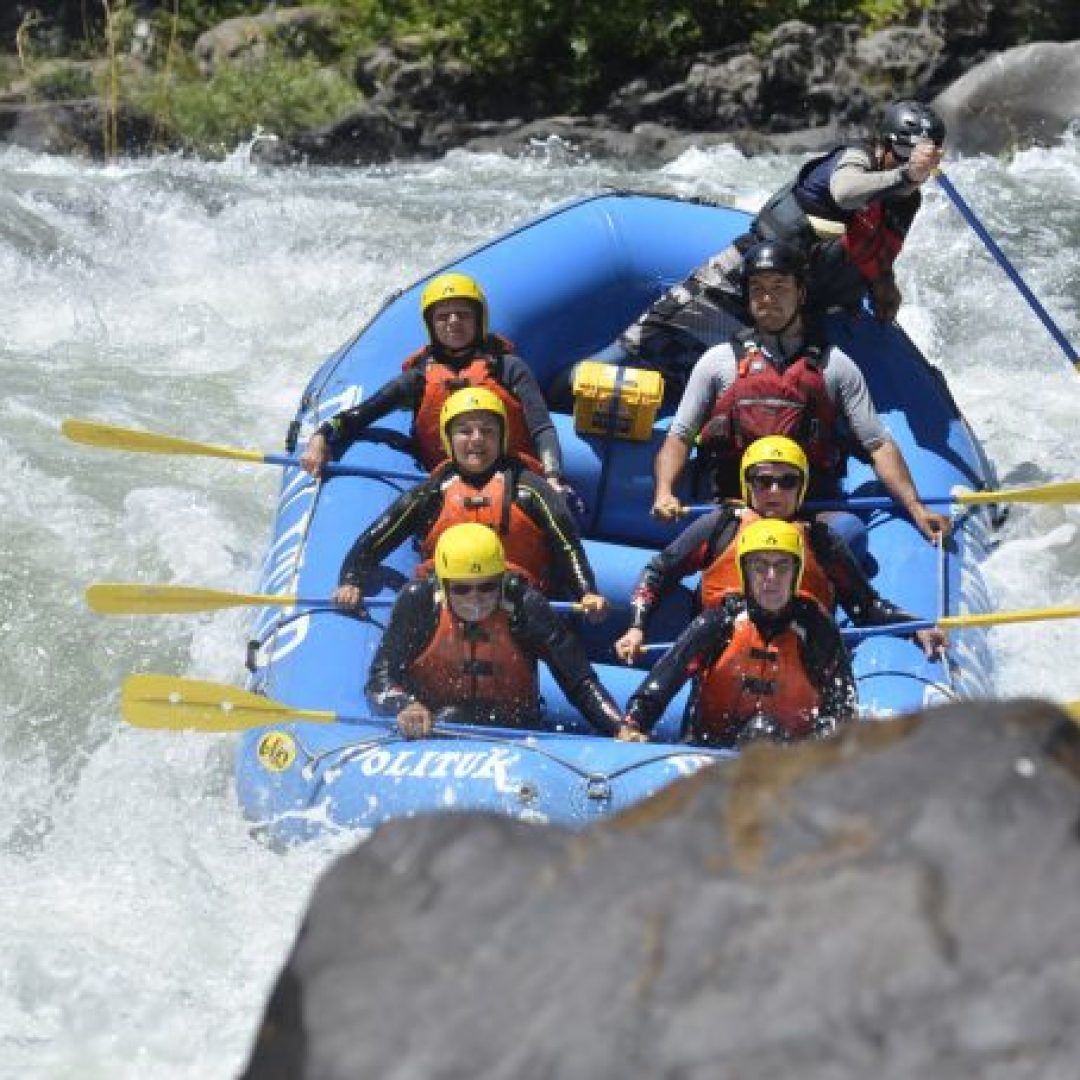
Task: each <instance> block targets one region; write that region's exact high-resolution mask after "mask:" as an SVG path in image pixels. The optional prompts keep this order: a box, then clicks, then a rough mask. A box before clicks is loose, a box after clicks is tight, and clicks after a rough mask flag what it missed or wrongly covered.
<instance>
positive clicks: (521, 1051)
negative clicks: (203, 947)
mask: <svg viewBox="0 0 1080 1080" xmlns="http://www.w3.org/2000/svg"><path fill="white" fill-rule="evenodd" d="M1078 781H1080V731H1078V729H1077V728H1076V727H1075V726H1074V725H1073V724H1071V723H1070V722H1069V721H1068V720H1067V718H1066V717H1065V716H1064V714H1062V713H1061V712H1059V711H1058V710H1056V709H1054V708H1052V707H1050V706H1047V705H1043V704H1039V703H1034V702H1019V703H1014V704H1007V705H1006V704H993V703H971V704H967V705H960V706H950V707H947V708H944V709H940V710H936V711H934V712H930V713H926V714H922V715H920V716H916V717H907V718H902V719H899V720H894V721H888V722H881V723H867V724H863V725H860V726H859V727H857V728H856V729H854V730H852V731H851V732H849V733H847V734H845V735H844V736H842V737H841V738H838V739H835V740H832V741H830V742H827V743H816V744H807V745H804V746H801V747H795V748H774V747H755V748H753V749H752V750H750V751H748V752H747V753H745V754H744V755H743V756H742V757H741V758H740V759H738V760H736V761H733V762H730V763H725V764H723V765H721V766H718V767H717V768H715V769H711V770H708V771H706V772H704V773H701V774H699V775H698V776H696V777H694V778H691V779H689V780H686V781H682V782H680V783H678V784H676V785H673V786H672V787H670V788H668V789H667V790H666V791H664V792H662V793H661V794H660V795H659V796H657V797H655V798H654V799H652V800H650V801H648V802H646V803H643V804H641V805H639V806H638V807H636V808H634V809H632V810H631V811H629V812H627V813H625V814H623V815H622V816H620V817H619V818H617V819H614V820H612V821H611V822H609V823H607V824H605V825H602V826H600V827H597V828H594V829H592V830H590V831H589V832H588V833H587V834H584V835H571V834H567V833H564V832H560V831H557V830H553V829H547V828H539V827H535V826H529V825H525V824H521V823H515V822H511V821H505V820H501V819H497V818H492V817H483V816H461V817H454V816H446V817H430V818H425V819H415V820H412V821H402V822H397V823H393V824H391V825H389V826H386V827H384V828H382V829H380V830H378V831H377V832H376V834H375V835H374V837H373V838H372V839H371V840H370V841H369V842H367V843H365V844H362V845H361V846H359V847H358V848H357V849H356V850H355V851H354V852H352V853H351V854H350V855H348V856H346V857H345V858H343V859H342V860H340V861H339V862H338V863H337V864H336V865H335V866H334V867H332V868H331V869H330V870H329V871H328V872H327V873H326V875H325V876H324V878H323V880H322V881H321V883H320V884H319V886H318V888H317V890H316V892H315V895H314V898H313V901H312V905H311V909H310V911H309V914H308V916H307V919H306V921H305V923H304V926H303V928H302V931H301V934H300V936H299V938H298V940H297V943H296V946H295V948H294V950H293V953H292V955H291V957H290V958H289V960H288V962H287V964H286V966H285V968H284V971H283V974H282V976H281V978H280V980H279V982H278V985H277V987H276V989H275V992H274V996H273V999H272V1001H271V1003H270V1005H269V1008H268V1011H267V1015H266V1019H265V1021H264V1023H263V1025H262V1027H261V1029H260V1031H259V1033H258V1036H257V1039H256V1041H255V1044H254V1048H253V1053H252V1057H251V1061H250V1064H249V1066H248V1069H247V1071H246V1072H245V1073H244V1076H245V1077H246V1078H248V1080H271V1078H277V1077H285V1076H288V1077H291V1078H293V1080H337V1078H346V1077H349V1078H355V1077H367V1076H371V1077H417V1078H424V1077H439V1078H451V1077H453V1078H456V1077H462V1078H464V1077H470V1078H489V1077H490V1078H495V1077H499V1078H503V1077H505V1078H511V1077H513V1078H530V1077H536V1078H540V1077H543V1078H568V1080H569V1078H580V1077H590V1078H607V1077H610V1078H613V1080H614V1078H616V1077H618V1078H624V1077H626V1076H649V1077H679V1078H680V1080H683V1078H696V1077H700V1078H702V1080H704V1078H705V1077H715V1076H738V1077H739V1078H740V1080H754V1078H757V1077H761V1078H762V1080H764V1078H769V1080H774V1078H775V1077H778V1076H799V1077H802V1078H808V1080H817V1078H822V1080H824V1078H829V1080H839V1078H849V1077H850V1078H853V1080H854V1078H856V1077H858V1078H860V1080H864V1078H865V1077H868V1076H875V1077H886V1078H893V1077H895V1078H908V1077H911V1078H914V1077H920V1078H925V1077H935V1078H939V1080H940V1078H951V1077H956V1078H958V1080H959V1078H965V1080H967V1078H970V1077H975V1076H978V1077H980V1078H998V1077H1000V1078H1002V1080H1004V1078H1006V1077H1007V1078H1009V1080H1014V1078H1017V1077H1039V1078H1042V1080H1056V1078H1059V1077H1060V1078H1061V1080H1071V1078H1072V1077H1074V1076H1075V1075H1076V1062H1077V1061H1078V1060H1080V1028H1078V1027H1077V1025H1076V1024H1075V1017H1076V1015H1077V1013H1078V1010H1080V904H1078V903H1077V902H1076V898H1077V896H1078V895H1080V839H1078V818H1080V799H1078V796H1080V782H1078Z"/></svg>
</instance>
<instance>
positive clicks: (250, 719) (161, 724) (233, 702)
mask: <svg viewBox="0 0 1080 1080" xmlns="http://www.w3.org/2000/svg"><path fill="white" fill-rule="evenodd" d="M120 713H121V715H122V716H123V718H124V719H125V720H126V721H127V722H128V723H129V724H131V726H132V727H137V728H145V729H150V730H155V731H204V732H212V733H217V732H228V731H249V730H251V729H252V728H261V727H270V726H272V725H276V724H295V723H298V722H301V721H303V722H306V723H309V724H335V723H342V724H375V725H378V726H379V727H384V728H387V729H389V730H393V729H394V727H395V725H396V723H397V721H396V720H394V719H392V718H390V717H382V716H350V715H348V714H346V713H335V712H330V711H328V710H324V709H298V708H295V707H294V706H292V705H285V704H283V703H282V702H280V701H274V700H273V699H272V698H268V697H263V695H262V694H253V693H252V692H251V691H250V690H241V689H240V688H239V687H236V686H228V685H226V684H224V683H215V682H205V681H203V680H201V679H182V678H176V677H174V676H172V675H129V676H128V678H126V679H125V680H124V685H123V688H122V690H121V692H120ZM434 734H436V735H450V736H455V737H463V738H474V739H475V738H488V739H498V738H513V739H517V740H519V741H520V740H522V739H528V738H529V737H530V736H531V735H533V734H535V733H534V732H530V731H527V730H522V729H520V728H501V727H489V726H488V725H486V724H485V725H483V726H482V727H480V726H474V725H472V724H460V723H441V722H438V721H437V722H436V726H435V728H434ZM545 734H551V735H559V734H560V733H557V732H550V733H547V732H545ZM565 737H566V738H576V736H573V735H566V736H565Z"/></svg>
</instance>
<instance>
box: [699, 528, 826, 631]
mask: <svg viewBox="0 0 1080 1080" xmlns="http://www.w3.org/2000/svg"><path fill="white" fill-rule="evenodd" d="M760 520H761V515H760V514H758V513H755V511H753V510H750V509H746V510H743V511H742V513H741V514H740V516H739V528H738V529H737V530H736V532H735V535H734V536H733V537H732V538H731V543H729V544H728V546H727V547H726V548H724V550H723V551H721V552H720V554H719V555H717V557H716V558H715V559H713V561H712V562H711V563H710V564H709V565H708V566H707V567H705V569H704V570H703V571H702V572H701V586H700V596H701V606H702V607H703V608H710V607H715V606H716V605H717V604H719V603H720V601H721V600H723V598H724V597H725V596H730V595H731V594H732V593H737V592H742V583H741V582H740V581H739V556H738V550H739V534H740V533H742V531H743V530H744V529H745V528H747V527H748V526H750V525H752V524H753V523H754V522H755V521H760ZM792 524H793V525H796V526H798V528H799V529H800V530H801V531H802V534H803V558H804V562H803V575H802V583H801V584H800V586H799V591H800V592H802V593H806V594H807V595H809V596H812V597H813V598H814V599H815V600H816V601H817V602H818V603H819V604H820V605H821V606H822V607H823V608H824V609H825V610H826V611H827V612H830V613H831V612H832V611H833V610H834V609H835V607H836V590H835V589H834V588H833V584H832V581H831V580H830V579H829V575H828V574H826V573H825V571H824V569H823V568H822V566H821V563H820V562H818V559H817V556H816V555H815V554H814V549H813V548H812V547H811V546H810V526H809V525H808V524H807V523H806V522H805V521H794V522H792Z"/></svg>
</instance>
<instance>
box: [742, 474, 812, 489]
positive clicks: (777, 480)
mask: <svg viewBox="0 0 1080 1080" xmlns="http://www.w3.org/2000/svg"><path fill="white" fill-rule="evenodd" d="M747 479H748V480H749V481H750V486H751V487H752V488H753V489H754V490H755V491H769V490H771V489H772V488H779V489H780V490H781V491H794V490H795V489H796V488H797V487H798V486H799V485H800V484H801V483H802V477H801V476H796V475H795V474H794V473H785V474H784V475H783V476H773V475H772V474H771V473H770V474H762V473H755V474H753V475H751V476H749V477H747Z"/></svg>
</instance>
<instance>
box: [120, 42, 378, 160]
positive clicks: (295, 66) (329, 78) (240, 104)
mask: <svg viewBox="0 0 1080 1080" xmlns="http://www.w3.org/2000/svg"><path fill="white" fill-rule="evenodd" d="M130 93H131V97H132V99H133V100H134V101H135V103H136V104H139V105H141V106H142V107H143V108H144V109H146V110H147V111H148V112H150V113H152V114H153V115H154V116H156V117H157V118H158V121H159V123H160V124H161V126H162V127H164V128H166V129H167V130H169V131H170V132H172V133H173V134H174V135H177V136H179V137H180V138H181V139H182V140H183V141H184V142H185V143H187V144H189V145H191V146H192V147H193V148H195V149H197V150H200V151H203V152H212V153H220V152H222V151H228V150H231V149H233V148H234V147H236V146H237V145H238V144H239V143H241V142H243V141H244V140H245V139H249V138H250V137H251V136H252V134H253V133H254V132H255V130H256V129H258V128H261V129H262V130H263V131H267V132H272V133H274V134H276V135H281V136H287V135H292V134H295V133H296V132H298V131H302V130H304V129H306V128H309V127H317V126H319V125H320V124H325V123H328V122H330V121H332V120H334V119H336V118H337V117H338V116H341V115H342V114H343V113H345V112H347V111H348V110H349V109H350V108H351V107H352V106H354V105H355V104H356V103H357V102H358V101H359V100H360V92H359V90H357V88H356V86H355V85H354V83H353V82H352V81H351V79H348V78H346V77H345V76H344V75H342V74H341V72H339V71H337V70H336V69H334V68H327V67H320V66H319V65H318V64H317V63H316V62H315V61H314V60H312V59H311V58H310V57H303V58H301V59H289V58H285V57H283V56H281V55H273V56H271V57H270V58H269V59H267V60H266V61H265V62H263V63H261V64H258V65H246V64H245V65H240V64H225V65H222V66H221V67H220V68H219V69H218V70H217V71H216V72H215V73H214V75H213V76H212V77H211V78H209V79H201V78H199V77H198V76H197V74H196V73H195V72H194V70H193V68H192V66H191V65H185V66H184V67H183V68H182V69H181V70H180V71H179V72H178V73H177V74H175V75H174V76H173V77H172V78H171V79H170V81H169V83H168V85H167V86H166V87H165V90H164V92H162V90H161V88H160V87H158V86H157V85H155V84H154V83H153V81H151V80H144V81H142V82H141V83H140V84H139V85H138V86H134V87H132V88H131V89H130Z"/></svg>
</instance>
